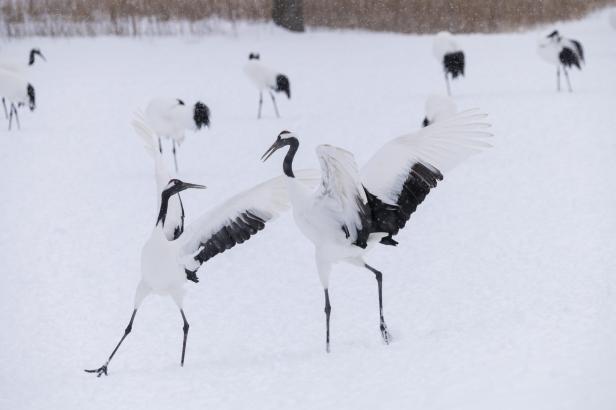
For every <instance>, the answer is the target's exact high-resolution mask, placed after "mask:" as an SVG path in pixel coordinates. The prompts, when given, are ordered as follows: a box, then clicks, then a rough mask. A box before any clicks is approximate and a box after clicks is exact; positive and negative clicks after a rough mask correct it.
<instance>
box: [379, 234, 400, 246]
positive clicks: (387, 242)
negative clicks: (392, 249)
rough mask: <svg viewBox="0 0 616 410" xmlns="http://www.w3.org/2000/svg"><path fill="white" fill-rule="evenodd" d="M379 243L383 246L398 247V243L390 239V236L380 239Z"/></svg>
mask: <svg viewBox="0 0 616 410" xmlns="http://www.w3.org/2000/svg"><path fill="white" fill-rule="evenodd" d="M381 243H382V244H383V245H390V246H396V245H398V241H396V240H395V239H394V238H392V236H391V234H389V235H387V236H386V237H384V238H381Z"/></svg>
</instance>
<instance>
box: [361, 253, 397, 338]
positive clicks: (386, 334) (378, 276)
mask: <svg viewBox="0 0 616 410" xmlns="http://www.w3.org/2000/svg"><path fill="white" fill-rule="evenodd" d="M364 266H365V267H366V269H368V270H369V271H370V272H372V273H374V276H375V277H376V282H377V284H378V287H379V315H380V317H381V322H380V329H381V336H383V341H384V342H385V344H389V342H390V341H391V336H390V335H389V331H388V330H387V324H385V318H384V317H383V274H382V273H381V272H379V271H378V270H376V269H374V268H373V267H372V266H370V265H368V264H367V263H366V264H364Z"/></svg>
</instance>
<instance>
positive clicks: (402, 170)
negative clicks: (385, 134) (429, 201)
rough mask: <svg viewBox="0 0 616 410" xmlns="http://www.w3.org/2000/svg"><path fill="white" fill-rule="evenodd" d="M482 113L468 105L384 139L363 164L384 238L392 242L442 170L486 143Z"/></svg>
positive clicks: (376, 222) (376, 224)
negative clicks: (406, 131) (381, 144)
mask: <svg viewBox="0 0 616 410" xmlns="http://www.w3.org/2000/svg"><path fill="white" fill-rule="evenodd" d="M485 117H486V115H485V114H481V113H479V112H478V111H477V110H468V111H464V112H461V113H458V114H456V115H454V116H451V117H449V118H447V119H445V120H444V121H441V122H437V123H434V124H432V125H430V126H428V127H426V128H422V129H421V130H419V131H417V132H415V133H412V134H407V135H403V136H401V137H398V138H396V139H393V140H391V141H390V142H388V143H387V144H385V145H383V146H382V147H381V148H380V149H379V150H378V151H377V152H376V153H375V154H374V155H373V156H372V158H371V159H370V160H369V161H368V162H367V163H366V165H364V167H363V168H362V170H361V174H362V178H363V181H364V187H365V188H366V190H367V197H368V202H369V206H370V208H371V210H372V219H373V224H372V225H373V227H372V230H373V232H388V233H389V236H388V237H386V238H383V239H382V240H381V242H382V243H385V244H388V245H395V244H396V242H395V241H394V240H393V239H392V238H391V236H392V235H395V234H397V233H398V231H399V230H400V229H402V228H404V225H405V224H406V222H407V221H408V220H409V218H410V217H411V214H412V213H413V212H415V210H416V209H417V206H418V205H419V204H420V203H422V202H423V200H424V199H425V197H426V195H428V193H429V192H430V189H432V188H434V187H436V184H437V181H440V180H442V179H443V175H442V172H446V171H448V170H449V169H451V168H453V167H454V166H456V165H457V164H459V163H460V162H461V161H463V160H464V159H466V158H468V157H469V156H471V155H473V154H476V153H478V152H480V151H481V150H482V149H484V148H487V147H490V146H491V145H490V144H489V143H487V142H486V139H487V138H488V137H490V136H491V135H492V134H490V133H488V132H486V131H484V129H485V128H487V127H489V126H490V125H489V124H487V123H484V122H481V120H483V119H484V118H485Z"/></svg>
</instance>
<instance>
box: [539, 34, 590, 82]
mask: <svg viewBox="0 0 616 410" xmlns="http://www.w3.org/2000/svg"><path fill="white" fill-rule="evenodd" d="M539 55H540V56H541V57H542V58H543V59H544V60H545V61H547V62H548V63H550V64H554V65H556V89H557V90H558V91H560V69H561V67H562V69H563V72H564V73H565V79H566V80H567V87H569V92H573V89H572V88H571V82H570V81H569V72H568V71H567V70H568V69H571V67H574V66H575V67H577V68H578V70H581V69H582V65H581V64H582V63H584V48H583V47H582V43H580V42H579V41H577V40H571V39H568V38H564V37H563V36H561V35H560V33H559V32H558V30H554V31H553V32H551V33H550V34H549V35H548V36H547V37H546V38H545V39H543V41H541V42H540V43H539Z"/></svg>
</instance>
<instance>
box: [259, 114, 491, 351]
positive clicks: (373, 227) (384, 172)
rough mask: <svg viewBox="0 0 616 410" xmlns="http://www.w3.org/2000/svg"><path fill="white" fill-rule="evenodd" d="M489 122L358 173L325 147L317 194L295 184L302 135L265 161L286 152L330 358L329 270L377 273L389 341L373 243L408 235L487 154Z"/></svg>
mask: <svg viewBox="0 0 616 410" xmlns="http://www.w3.org/2000/svg"><path fill="white" fill-rule="evenodd" d="M483 118H485V115H483V114H479V113H478V112H477V111H474V110H471V111H465V112H462V113H460V114H457V115H455V116H453V117H450V118H449V119H446V120H443V121H440V122H437V123H435V124H433V125H430V126H428V127H425V128H422V129H421V130H419V131H417V132H415V133H412V134H408V135H403V136H401V137H398V138H396V139H394V140H391V141H389V142H388V143H387V144H385V145H384V146H382V147H381V148H380V149H379V150H378V151H377V152H376V153H375V154H374V155H373V156H372V158H371V159H370V160H369V161H368V163H366V165H365V166H364V167H363V168H362V170H361V172H360V171H359V170H358V168H357V165H356V163H355V159H354V157H353V154H352V153H350V152H349V151H346V150H344V149H342V148H338V147H335V146H332V145H320V146H318V147H317V149H316V154H317V157H318V159H319V163H320V165H321V185H320V188H318V189H317V190H316V191H314V192H312V191H310V190H308V189H307V188H306V187H305V186H304V185H303V184H301V183H298V182H297V180H296V178H295V174H294V172H293V159H294V158H295V154H296V153H297V150H298V148H299V139H298V136H297V135H296V134H294V133H292V132H289V131H282V132H281V133H280V134H279V135H278V137H277V138H276V141H275V142H274V143H273V144H272V146H271V147H270V148H269V149H268V150H267V151H266V152H265V154H263V157H262V158H261V159H262V160H263V161H266V160H267V159H268V158H269V157H270V156H271V155H272V154H273V153H274V152H276V151H277V150H279V149H281V148H283V147H288V151H287V154H286V155H285V157H284V160H283V164H282V169H283V172H284V175H285V176H286V177H287V182H288V190H289V196H290V200H291V204H292V207H293V216H294V219H295V222H296V224H297V226H298V227H299V229H300V231H301V232H302V233H303V234H304V236H306V237H307V238H308V239H309V240H310V241H312V242H313V244H314V246H315V262H316V268H317V272H318V274H319V279H320V281H321V285H322V286H323V289H324V295H325V320H326V339H325V340H326V342H325V343H326V344H325V348H326V351H327V352H329V350H330V349H329V342H330V337H329V324H330V313H331V304H330V295H329V278H330V273H331V270H332V266H333V265H334V264H336V263H338V262H347V263H350V264H352V265H354V266H357V267H361V268H365V269H367V270H368V271H370V272H372V273H373V274H374V275H375V277H376V281H377V287H378V297H379V317H380V322H379V328H380V331H381V336H382V338H383V341H384V342H385V343H386V344H388V343H389V342H390V339H391V337H390V334H389V331H388V329H387V325H386V323H385V318H384V316H383V275H382V273H381V272H380V271H379V270H378V269H376V268H374V267H372V266H370V265H369V264H368V263H366V261H365V259H364V255H365V254H366V253H367V252H368V251H369V250H370V249H371V248H373V247H374V246H375V245H376V244H378V243H380V244H383V245H391V246H395V245H397V244H398V242H397V241H396V240H394V239H393V236H394V235H396V234H397V233H398V231H399V230H400V229H402V228H404V226H405V224H406V222H407V221H408V220H409V218H410V216H411V214H412V213H413V212H415V210H416V209H417V206H418V205H419V204H421V203H422V202H423V200H424V199H425V197H426V195H428V193H429V192H430V190H431V189H432V188H434V187H436V184H437V181H440V180H442V179H443V174H442V172H446V171H447V170H449V169H451V167H453V166H455V165H456V164H457V163H459V162H460V161H461V160H463V159H465V158H467V157H469V156H470V155H472V154H475V153H478V152H480V151H481V150H482V149H484V148H486V147H489V146H490V145H489V144H488V143H487V142H486V138H487V137H490V136H491V134H489V133H488V132H485V131H484V128H486V127H488V126H489V124H486V123H482V122H479V121H480V120H482V119H483Z"/></svg>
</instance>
